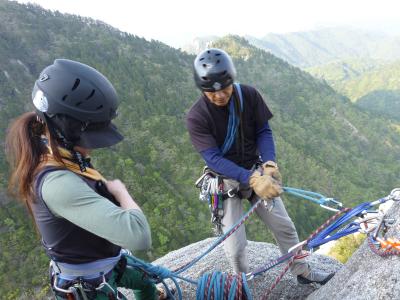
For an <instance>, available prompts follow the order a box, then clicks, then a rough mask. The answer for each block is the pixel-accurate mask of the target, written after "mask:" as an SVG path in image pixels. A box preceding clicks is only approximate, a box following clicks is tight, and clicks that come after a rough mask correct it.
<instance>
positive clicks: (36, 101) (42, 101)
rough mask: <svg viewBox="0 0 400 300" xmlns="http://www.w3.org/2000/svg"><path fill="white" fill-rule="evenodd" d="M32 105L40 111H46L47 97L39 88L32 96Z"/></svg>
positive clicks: (47, 105)
mask: <svg viewBox="0 0 400 300" xmlns="http://www.w3.org/2000/svg"><path fill="white" fill-rule="evenodd" d="M33 105H35V107H36V108H37V109H38V110H39V111H41V112H46V111H47V110H48V109H49V103H48V102H47V98H46V96H45V95H44V94H43V92H42V91H41V90H38V91H37V92H36V94H35V97H33Z"/></svg>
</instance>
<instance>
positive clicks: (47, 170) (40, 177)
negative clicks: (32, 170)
mask: <svg viewBox="0 0 400 300" xmlns="http://www.w3.org/2000/svg"><path fill="white" fill-rule="evenodd" d="M58 170H63V168H60V167H55V166H48V167H44V168H43V169H42V170H40V171H39V173H38V174H37V175H36V178H35V181H34V187H35V193H36V196H37V197H38V199H40V200H43V199H42V192H41V191H42V185H43V179H44V177H45V176H46V175H47V174H48V173H50V172H53V171H58Z"/></svg>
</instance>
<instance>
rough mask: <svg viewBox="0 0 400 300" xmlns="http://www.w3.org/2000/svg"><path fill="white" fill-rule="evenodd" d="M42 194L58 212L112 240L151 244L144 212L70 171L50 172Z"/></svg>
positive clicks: (131, 247)
mask: <svg viewBox="0 0 400 300" xmlns="http://www.w3.org/2000/svg"><path fill="white" fill-rule="evenodd" d="M42 198H43V201H44V202H45V203H46V205H47V207H48V208H49V209H50V211H51V212H52V213H53V214H54V215H55V216H57V217H62V218H65V219H67V220H68V221H70V222H72V223H74V224H75V225H77V226H79V227H81V228H83V229H85V230H87V231H89V232H91V233H93V234H95V235H97V236H100V237H102V238H104V239H106V240H108V241H110V242H111V243H113V244H116V245H118V246H121V247H123V248H126V249H129V250H132V251H135V250H147V249H149V248H150V247H151V233H150V226H149V224H148V222H147V220H146V217H145V215H144V214H143V212H141V211H140V210H138V209H130V210H124V209H122V208H120V207H118V206H116V205H115V204H114V203H112V202H111V201H109V200H108V199H106V198H104V197H102V196H100V195H99V194H97V193H96V192H95V191H93V190H92V189H91V188H90V187H89V186H88V185H87V183H86V182H85V181H84V180H83V179H82V178H80V177H79V176H78V175H76V174H74V173H73V172H71V171H68V170H59V171H54V172H50V173H48V174H47V175H46V177H45V178H44V181H43V185H42Z"/></svg>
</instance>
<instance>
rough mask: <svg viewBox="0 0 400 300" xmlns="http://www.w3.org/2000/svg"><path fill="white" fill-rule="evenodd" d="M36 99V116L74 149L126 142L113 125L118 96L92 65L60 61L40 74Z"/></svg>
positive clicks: (56, 61) (34, 91)
mask: <svg viewBox="0 0 400 300" xmlns="http://www.w3.org/2000/svg"><path fill="white" fill-rule="evenodd" d="M32 99H33V104H34V106H35V109H36V113H37V114H38V115H39V116H40V117H41V118H42V119H43V120H44V121H45V122H46V123H47V124H48V126H49V127H51V128H53V129H55V130H56V132H58V133H59V134H61V136H62V137H63V138H65V140H66V141H67V142H69V143H72V144H73V145H74V146H75V145H76V146H82V147H85V148H88V149H94V148H102V147H108V146H111V145H114V144H116V143H118V142H120V141H121V140H122V139H123V137H122V135H121V134H120V133H119V132H118V131H117V129H116V127H115V126H114V125H113V124H112V123H111V120H112V119H113V118H115V117H116V115H117V107H118V99H117V93H116V91H115V89H114V87H113V86H112V84H111V83H110V81H108V79H107V78H106V77H105V76H104V75H103V74H101V73H100V72H98V71H97V70H95V69H94V68H92V67H90V66H88V65H85V64H82V63H80V62H77V61H72V60H68V59H56V60H55V61H54V63H53V64H52V65H50V66H47V67H46V68H45V69H44V70H43V71H42V72H41V73H40V76H39V79H38V80H36V82H35V86H34V88H33V91H32ZM59 137H60V136H59Z"/></svg>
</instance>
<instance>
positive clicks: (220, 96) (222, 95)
mask: <svg viewBox="0 0 400 300" xmlns="http://www.w3.org/2000/svg"><path fill="white" fill-rule="evenodd" d="M232 92H233V86H232V84H231V85H230V86H227V87H226V88H224V89H223V90H219V91H216V92H204V95H206V97H207V98H208V100H210V102H211V103H214V104H215V105H217V106H225V105H227V104H228V102H229V99H230V98H231V95H232Z"/></svg>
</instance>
